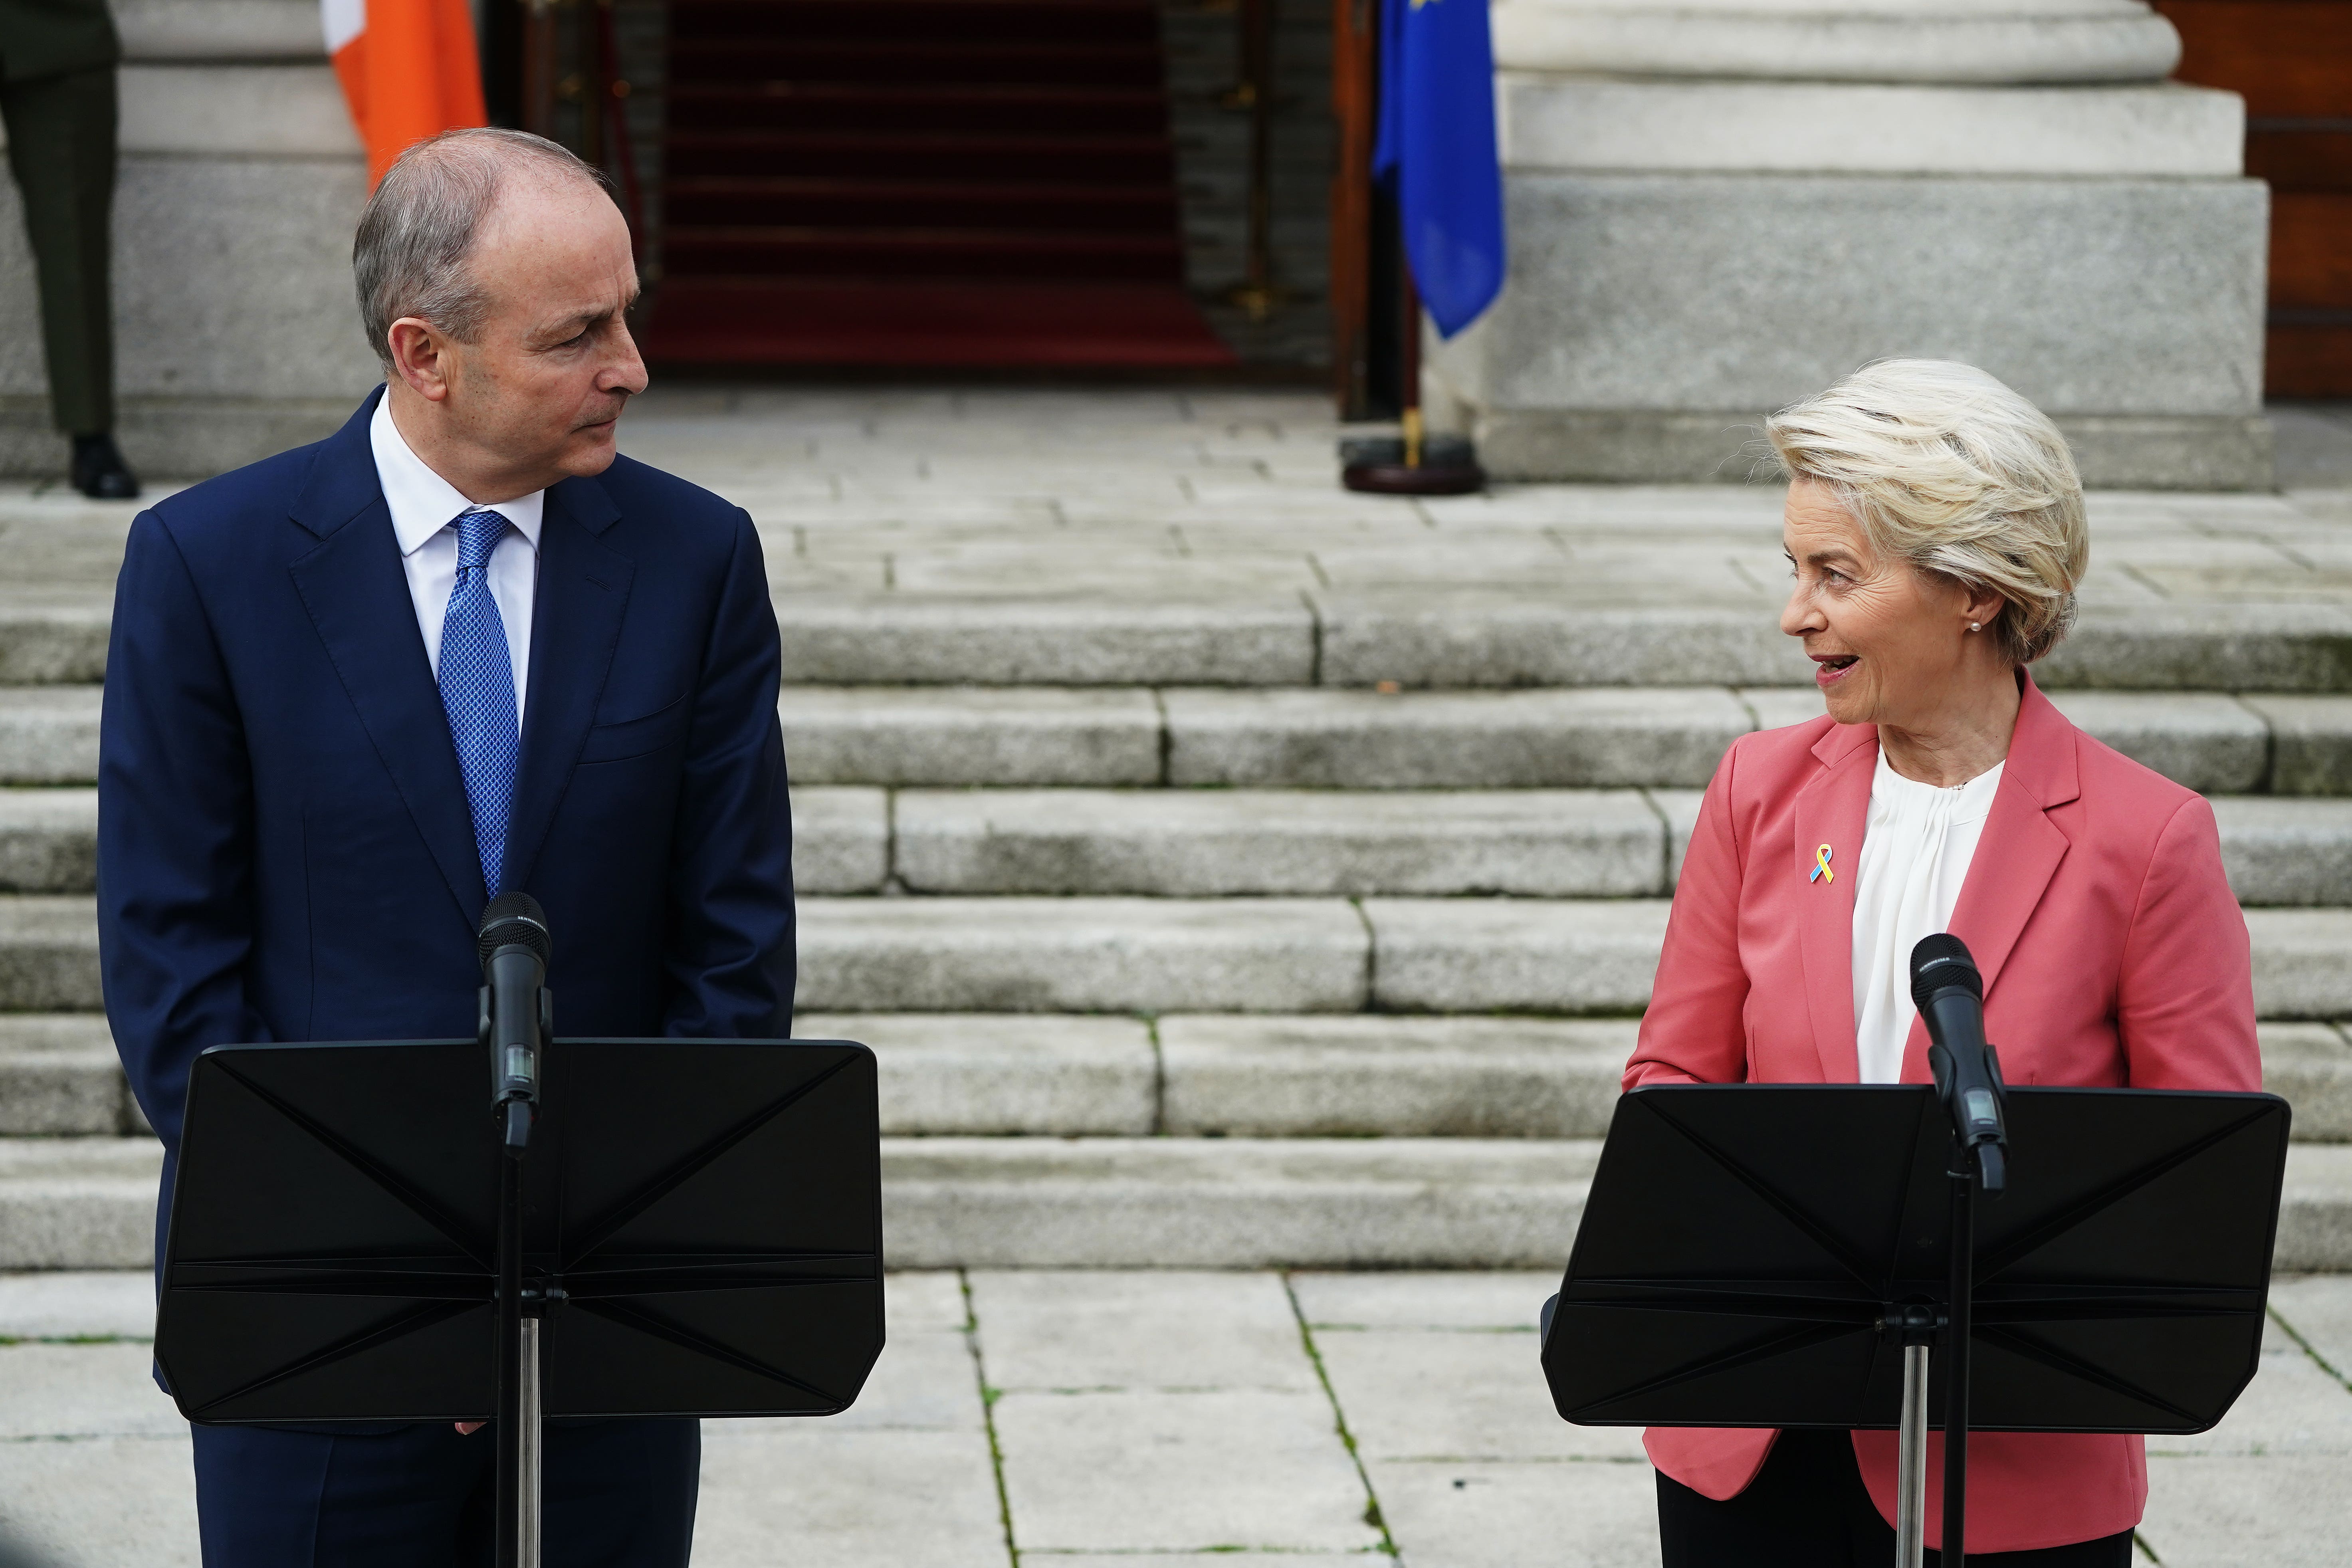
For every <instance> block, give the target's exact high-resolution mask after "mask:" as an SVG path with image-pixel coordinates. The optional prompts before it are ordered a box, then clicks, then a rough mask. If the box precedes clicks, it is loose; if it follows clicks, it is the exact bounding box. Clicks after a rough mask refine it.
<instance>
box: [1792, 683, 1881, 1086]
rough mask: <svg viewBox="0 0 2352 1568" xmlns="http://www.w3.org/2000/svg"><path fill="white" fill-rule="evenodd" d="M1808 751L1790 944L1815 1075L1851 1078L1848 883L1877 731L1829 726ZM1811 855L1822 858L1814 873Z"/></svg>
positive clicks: (1856, 1061)
mask: <svg viewBox="0 0 2352 1568" xmlns="http://www.w3.org/2000/svg"><path fill="white" fill-rule="evenodd" d="M1813 755H1814V756H1816V757H1818V758H1820V759H1821V762H1822V771H1821V773H1819V774H1817V775H1816V776H1815V777H1814V779H1813V781H1812V782H1811V784H1807V785H1806V786H1805V787H1804V788H1803V789H1802V790H1800V791H1799V792H1798V794H1797V801H1796V810H1795V811H1794V812H1793V813H1792V814H1791V815H1792V816H1793V817H1794V819H1795V824H1796V832H1795V842H1794V843H1792V844H1791V845H1790V855H1791V858H1790V866H1791V868H1792V873H1791V874H1792V875H1793V876H1794V878H1795V880H1794V882H1793V883H1792V887H1793V888H1794V895H1793V896H1794V899H1795V901H1796V906H1797V921H1798V944H1799V949H1800V951H1801V952H1802V953H1803V954H1804V964H1805V1005H1806V1007H1807V1009H1808V1010H1809V1012H1810V1013H1811V1021H1812V1026H1813V1048H1814V1049H1815V1050H1816V1051H1817V1052H1819V1053H1820V1056H1821V1059H1822V1081H1823V1082H1825V1083H1853V1082H1854V1081H1856V1080H1857V1079H1860V1078H1861V1077H1862V1060H1861V1058H1860V1057H1859V1055H1857V1054H1856V1052H1855V1050H1854V1043H1853V882H1854V873H1855V871H1856V870H1857V868H1859V866H1860V864H1861V861H1862V834H1863V828H1864V826H1865V825H1866V824H1867V823H1868V821H1869V820H1870V775H1871V773H1872V770H1873V769H1874V768H1875V767H1876V766H1877V765H1878V731H1877V730H1876V729H1875V728H1874V727H1873V726H1871V725H1868V724H1854V725H1840V726H1837V727H1835V728H1833V729H1832V730H1831V731H1829V733H1827V734H1825V735H1823V736H1822V738H1821V740H1820V741H1819V742H1816V743H1815V745H1814V747H1813ZM1817 857H1822V858H1826V859H1827V861H1828V869H1827V870H1826V871H1825V872H1822V873H1821V874H1820V875H1816V874H1815V872H1816V868H1817V864H1818V861H1817Z"/></svg>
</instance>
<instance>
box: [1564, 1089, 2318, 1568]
mask: <svg viewBox="0 0 2352 1568" xmlns="http://www.w3.org/2000/svg"><path fill="white" fill-rule="evenodd" d="M2006 1099H2007V1114H2008V1140H2009V1151H2010V1152H2009V1159H2008V1182H2007V1191H2006V1194H2004V1195H2002V1196H2001V1197H2000V1199H1998V1201H1980V1202H1979V1203H1978V1204H1977V1205H1976V1206H1975V1215H1974V1226H1973V1232H1974V1234H1973V1236H1972V1237H1967V1238H1966V1240H1965V1241H1964V1242H1963V1244H1962V1247H1961V1248H1960V1249H1958V1250H1959V1251H1960V1252H1961V1255H1962V1258H1963V1260H1964V1263H1965V1267H1964V1268H1960V1269H1958V1270H1953V1269H1951V1268H1950V1267H1949V1265H1950V1255H1951V1254H1952V1253H1953V1252H1954V1251H1955V1248H1954V1247H1953V1245H1952V1243H1953V1240H1954V1223H1955V1216H1954V1205H1953V1204H1952V1202H1951V1198H1950V1194H1949V1183H1950V1176H1949V1174H1948V1171H1949V1168H1950V1164H1951V1155H1952V1147H1953V1138H1952V1124H1951V1121H1950V1119H1949V1118H1948V1115H1947V1113H1946V1110H1945V1109H1944V1108H1943V1107H1942V1106H1941V1105H1940V1104H1939V1103H1938V1101H1937V1094H1936V1091H1935V1090H1934V1089H1931V1088H1928V1087H1927V1086H1925V1085H1916V1086H1914V1085H1884V1086H1879V1085H1870V1086H1864V1085H1840V1086H1814V1085H1780V1084H1753V1085H1749V1084H1738V1085H1677V1086H1660V1087H1656V1088H1649V1089H1635V1090H1634V1091H1633V1092H1632V1093H1630V1094H1628V1095H1626V1096H1625V1097H1624V1099H1623V1100H1621V1101H1620V1102H1619V1104H1618V1108H1617V1111H1616V1116H1615V1119H1614V1120H1613V1121H1612V1124H1611V1127H1610V1131H1609V1140H1608V1142H1607V1144H1606V1145H1605V1146H1604V1147H1603V1149H1602V1151H1601V1162H1600V1165H1599V1167H1598V1169H1597V1170H1596V1172H1595V1173H1594V1176H1593V1181H1592V1188H1591V1196H1590V1197H1589V1198H1588V1199H1587V1201H1586V1205H1585V1210H1584V1216H1583V1220H1582V1222H1581V1224H1580V1226H1579V1228H1578V1231H1577V1237H1576V1245H1575V1248H1574V1250H1573V1253H1572V1254H1571V1256H1570V1260H1569V1266H1568V1274H1567V1278H1566V1279H1565V1281H1564V1282H1563V1283H1562V1285H1561V1287H1560V1294H1559V1299H1558V1306H1557V1308H1556V1309H1555V1310H1554V1311H1553V1313H1552V1316H1551V1319H1550V1321H1549V1325H1548V1328H1547V1331H1546V1334H1545V1341H1544V1349H1543V1365H1544V1373H1545V1376H1546V1378H1547V1379H1548V1381H1549V1384H1550V1386H1551V1392H1552V1398H1553V1402H1554V1404H1555V1405H1557V1407H1558V1408H1559V1413H1560V1415H1563V1416H1564V1417H1566V1418H1567V1419H1569V1420H1570V1421H1573V1422H1576V1423H1579V1424H1580V1425H1584V1426H1776V1427H1789V1426H1830V1427H1882V1428H1883V1427H1897V1428H1901V1429H1904V1430H1905V1431H1906V1438H1911V1437H1916V1436H1917V1435H1918V1434H1919V1433H1920V1432H1922V1430H1923V1429H1924V1427H1925V1426H1926V1424H1927V1421H1928V1419H1929V1418H1930V1410H1931V1407H1932V1408H1933V1409H1934V1410H1937V1411H1941V1410H1942V1409H1943V1408H1944V1407H1945V1406H1946V1405H1947V1402H1948V1392H1949V1391H1948V1387H1947V1382H1948V1380H1947V1379H1946V1378H1945V1377H1944V1376H1943V1375H1942V1374H1943V1373H1944V1372H1945V1371H1946V1370H1947V1366H1946V1365H1945V1364H1943V1363H1948V1361H1949V1360H1950V1359H1951V1358H1950V1355H1949V1353H1948V1352H1949V1351H1950V1349H1951V1346H1950V1344H1949V1343H1948V1340H1946V1339H1945V1338H1944V1337H1943V1336H1945V1335H1946V1331H1947V1329H1948V1324H1949V1322H1950V1320H1951V1318H1952V1317H1953V1316H1954V1314H1955V1305H1956V1304H1955V1301H1954V1300H1953V1291H1952V1284H1953V1281H1954V1279H1955V1278H1957V1279H1959V1280H1962V1281H1968V1282H1970V1283H1969V1292H1968V1294H1966V1295H1963V1297H1962V1298H1961V1300H1959V1302H1958V1316H1959V1319H1960V1321H1961V1322H1962V1323H1963V1324H1964V1325H1965V1328H1964V1333H1965V1335H1966V1339H1967V1343H1968V1348H1969V1352H1970V1354H1969V1358H1968V1366H1967V1371H1966V1374H1965V1375H1966V1383H1965V1385H1964V1387H1963V1389H1962V1398H1963V1399H1964V1400H1965V1401H1966V1402H1967V1403H1966V1405H1965V1409H1966V1411H1967V1415H1966V1420H1967V1425H1968V1426H1969V1427H1970V1428H1974V1429H1977V1430H1995V1431H2016V1432H2145V1433H2189V1432H2201V1431H2204V1430H2205V1429H2207V1428H2208V1427H2210V1426H2212V1425H2213V1424H2214V1423H2215V1422H2217V1421H2219V1420H2220V1419H2221V1416H2222V1415H2224V1414H2226V1413H2227V1411H2228V1410H2229V1408H2230V1405H2231V1402H2232V1401H2233V1400H2235V1399H2236V1398H2237V1396H2238V1394H2239V1393H2240V1392H2241V1391H2242V1389H2243V1388H2244V1387H2245V1385H2246V1384H2247V1382H2248V1381H2249V1380H2250V1379H2251V1378H2252V1376H2253V1374H2254V1369H2255V1365H2256V1362H2257V1358H2258V1357H2259V1355H2260V1353H2261V1346H2262V1331H2263V1300H2264V1297H2265V1295H2266V1293H2267V1292H2268V1289H2269V1286H2270V1264H2271V1249H2272V1243H2273V1234H2274V1231H2275V1227H2276V1224H2277V1216H2278V1201H2279V1190H2280V1185H2281V1183H2282V1182H2283V1180H2284V1173H2285V1164H2286V1151H2287V1106H2286V1102H2285V1101H2284V1100H2280V1099H2278V1098H2277V1097H2275V1096H2273V1095H2267V1094H2207V1093H2188V1092H2178V1091H2166V1090H2153V1089H2026V1088H2018V1089H2009V1090H2007V1094H2006ZM1971 1296H1972V1300H1970V1297H1971ZM1971 1308H1972V1316H1971V1315H1970V1312H1971ZM1929 1342H1939V1343H1944V1345H1945V1352H1946V1353H1943V1354H1938V1355H1937V1357H1936V1358H1935V1360H1936V1362H1937V1363H1938V1364H1937V1366H1936V1367H1935V1368H1934V1369H1932V1372H1931V1371H1930V1369H1929V1368H1928V1367H1927V1364H1926V1363H1927V1353H1926V1346H1927V1344H1928V1343H1929ZM1906 1370H1908V1371H1910V1372H1911V1373H1913V1376H1912V1379H1911V1382H1912V1384H1913V1388H1912V1397H1911V1399H1910V1400H1909V1401H1907V1402H1906V1397H1905V1393H1906V1390H1905V1382H1906V1378H1905V1373H1906ZM1906 1449H1908V1450H1912V1451H1916V1452H1918V1453H1921V1454H1924V1442H1919V1443H1918V1444H1917V1445H1916V1448H1914V1446H1913V1444H1912V1443H1911V1442H1909V1441H1906ZM1903 1479H1904V1481H1905V1483H1906V1486H1905V1489H1906V1492H1916V1490H1917V1489H1918V1488H1919V1486H1920V1485H1921V1484H1923V1483H1922V1479H1921V1478H1919V1477H1915V1476H1912V1475H1909V1474H1906V1476H1905V1477H1904V1478H1903ZM1950 1568H1958V1564H1956V1563H1955V1564H1951V1565H1950Z"/></svg>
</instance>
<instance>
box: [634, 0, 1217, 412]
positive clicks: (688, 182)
mask: <svg viewBox="0 0 2352 1568" xmlns="http://www.w3.org/2000/svg"><path fill="white" fill-rule="evenodd" d="M670 25H671V38H672V42H671V50H670V72H671V75H670V120H669V130H668V134H667V142H666V151H665V156H666V165H665V178H664V182H663V204H664V222H665V234H664V239H663V256H662V281H661V284H660V288H659V291H658V293H657V294H656V298H655V300H654V303H653V312H652V318H651V321H650V322H649V323H648V326H647V331H646V352H647V354H648V357H650V358H652V359H654V360H656V361H657V362H660V363H667V364H677V365H696V364H703V365H735V366H740V365H759V364H775V365H801V366H809V365H893V366H907V367H920V366H925V365H936V366H941V367H948V366H956V367H965V368H971V367H984V366H1002V367H1008V368H1013V367H1024V366H1032V367H1034V366H1055V365H1066V366H1083V365H1092V366H1129V367H1160V366H1165V367H1171V368H1175V367H1184V368H1191V367H1197V366H1202V365H1219V364H1231V363H1234V354H1233V353H1232V351H1231V350H1229V349H1227V348H1226V347H1225V346H1224V345H1223V343H1221V342H1219V341H1218V340H1217V339H1216V337H1215V336H1214V335H1213V333H1211V331H1209V329H1208V325H1207V323H1206V322H1205V321H1202V317H1201V313H1200V311H1199V310H1197V309H1195V308H1194V306H1193V304H1192V298H1191V296H1190V295H1189V294H1188V293H1187V292H1186V290H1185V288H1184V271H1183V247H1182V241H1181V235H1180V233H1179V230H1178V220H1177V205H1176V187H1175V166H1174V161H1173V158H1172V156H1171V152H1170V148H1169V142H1168V109H1167V101H1166V89H1165V87H1164V85H1163V79H1162V70H1161V64H1160V39H1159V26H1158V20H1157V16H1156V15H1155V12H1154V9H1153V5H1152V4H1151V0H674V4H673V5H672V6H671V24H670Z"/></svg>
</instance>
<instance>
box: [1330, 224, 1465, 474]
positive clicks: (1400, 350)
mask: <svg viewBox="0 0 2352 1568" xmlns="http://www.w3.org/2000/svg"><path fill="white" fill-rule="evenodd" d="M1397 305H1398V321H1397V378H1398V382H1399V385H1398V387H1397V404H1398V411H1397V429H1398V434H1399V436H1400V437H1402V439H1401V440H1399V441H1396V442H1393V443H1387V442H1384V443H1381V445H1383V446H1387V447H1390V448H1391V450H1390V451H1388V452H1382V453H1381V454H1379V455H1378V456H1377V457H1374V458H1369V459H1367V460H1365V461H1362V462H1355V463H1349V465H1348V466H1347V467H1346V468H1342V469H1341V470H1340V471H1339V482H1340V483H1341V484H1342V485H1344V486H1346V487H1347V488H1348V489H1351V490H1360V491H1362V492H1364V493H1365V494H1367V495H1391V496H1459V495H1469V494H1471V493H1472V492H1473V491H1476V490H1482V489H1486V469H1484V468H1480V467H1479V466H1478V465H1477V464H1476V463H1475V462H1473V461H1471V460H1470V459H1469V458H1467V457H1466V456H1462V457H1455V456H1454V455H1452V454H1448V457H1447V460H1445V461H1443V462H1431V461H1430V460H1429V458H1430V452H1429V450H1428V447H1429V437H1428V432H1427V430H1426V428H1425V427H1424V426H1423V421H1422V414H1421V290H1420V289H1418V288H1417V287H1415V286H1414V284H1413V279H1412V257H1411V256H1410V255H1409V254H1408V253H1407V252H1406V250H1405V248H1404V242H1403V239H1402V236H1400V237H1399V238H1398V242H1397ZM1453 445H1454V446H1455V447H1463V446H1465V445H1466V443H1463V442H1459V441H1457V442H1454V443H1453Z"/></svg>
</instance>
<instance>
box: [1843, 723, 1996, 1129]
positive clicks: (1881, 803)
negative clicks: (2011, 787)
mask: <svg viewBox="0 0 2352 1568" xmlns="http://www.w3.org/2000/svg"><path fill="white" fill-rule="evenodd" d="M2005 765H2006V764H2004V763H1994V764H1993V768H1992V771H1991V772H1990V773H1979V774H1978V775H1977V776H1976V777H1974V778H1972V779H1970V780H1969V782H1968V783H1966V784H1958V785H1956V786H1955V787H1953V788H1951V789H1939V788H1937V786H1936V785H1934V784H1921V783H1919V782H1918V781H1917V780H1916V779H1906V778H1905V777H1904V776H1903V775H1902V774H1901V773H1896V772H1895V770H1894V768H1893V767H1891V766H1889V765H1888V763H1887V761H1886V753H1885V751H1883V750H1882V751H1881V752H1879V753H1878V771H1877V772H1876V773H1873V774H1872V775H1871V779H1870V819H1869V824H1868V826H1865V827H1864V829H1863V837H1862V857H1861V862H1860V864H1859V865H1857V866H1856V867H1855V868H1854V877H1855V881H1854V885H1853V1043H1854V1047H1855V1050H1856V1053H1857V1054H1858V1055H1859V1056H1860V1058H1861V1059H1862V1081H1863V1082H1864V1083H1899V1082H1901V1081H1902V1079H1903V1047H1904V1045H1905V1043H1906V1041H1907V1040H1908V1039H1909V1037H1910V1035H1911V1020H1912V1019H1914V1018H1916V1017H1917V1016H1918V1015H1919V1009H1918V1006H1917V1005H1916V1004H1915V1003H1914V1002H1913V1001H1912V1000H1911V950H1912V949H1913V948H1914V947H1916V946H1917V945H1918V943H1919V939H1920V938H1921V937H1924V936H1932V935H1934V934H1935V933H1936V932H1937V931H1943V930H1945V929H1946V928H1948V926H1950V924H1951V923H1952V906H1954V905H1955V904H1957V903H1958V902H1959V900H1960V885H1961V884H1962V883H1963V882H1965V881H1966V880H1967V879H1968V875H1969V861H1971V860H1973V859H1975V858H1976V853H1977V840H1978V838H1979V837H1981V836H1982V834H1983V833H1984V825H1985V818H1986V817H1987V816H1990V815H1991V812H1992V797H1993V796H1994V795H1996V794H1998V793H1999V792H2000V771H2001V768H2002V767H2003V766H2005Z"/></svg>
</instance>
